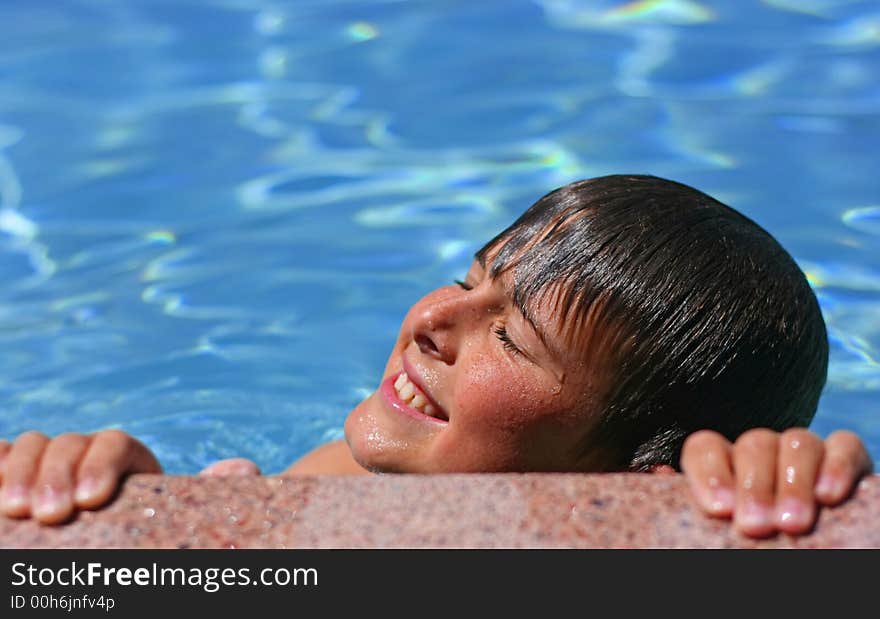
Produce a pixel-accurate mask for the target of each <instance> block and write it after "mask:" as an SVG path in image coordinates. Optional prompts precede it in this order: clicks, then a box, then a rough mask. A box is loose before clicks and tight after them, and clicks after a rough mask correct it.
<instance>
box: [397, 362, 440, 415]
mask: <svg viewBox="0 0 880 619" xmlns="http://www.w3.org/2000/svg"><path fill="white" fill-rule="evenodd" d="M394 389H395V390H396V391H397V396H398V397H399V398H400V399H401V400H403V402H404V404H408V405H409V406H412V407H413V408H415V409H418V410H419V411H421V412H423V413H424V414H426V415H430V416H431V417H434V416H436V413H437V409H435V408H434V407H433V406H431V405H430V404H428V400H427V398H425V396H424V395H423V394H422V393H420V392H419V391H417V390H416V386H415V385H413V384H412V383H411V382H410V381H409V377H408V376H407V375H406V372H401V374H400V376H398V377H397V380H396V381H395V382H394Z"/></svg>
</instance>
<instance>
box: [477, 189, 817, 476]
mask: <svg viewBox="0 0 880 619" xmlns="http://www.w3.org/2000/svg"><path fill="white" fill-rule="evenodd" d="M490 255H491V260H488V257H489V256H490ZM476 257H477V259H478V260H479V261H480V262H482V263H484V264H486V263H487V261H488V264H489V274H490V276H492V277H497V276H498V275H499V274H501V273H502V272H504V271H508V270H510V271H511V272H512V273H513V278H512V280H513V289H512V297H513V301H514V303H516V304H517V305H519V306H520V307H521V308H522V309H524V310H526V311H528V309H529V308H531V307H534V304H535V303H537V302H539V301H540V300H541V299H544V298H546V296H547V295H551V299H552V300H553V302H554V303H555V304H556V307H557V308H558V311H559V315H560V316H561V317H562V324H563V325H564V328H565V332H566V333H568V334H569V336H570V337H567V338H566V340H565V341H566V342H568V343H569V344H570V345H571V346H579V347H581V348H579V349H581V350H583V356H584V363H585V364H604V367H606V369H607V375H608V378H609V380H608V381H607V383H608V384H607V388H606V389H605V390H604V392H603V393H604V395H603V397H602V402H601V410H602V411H603V413H602V418H601V421H600V422H599V426H598V428H597V429H595V430H593V431H591V432H590V434H589V439H587V438H585V439H584V441H583V444H582V445H581V449H582V450H584V451H585V450H588V449H590V448H591V447H595V445H602V446H603V447H605V448H607V447H609V446H611V448H612V451H613V453H614V454H615V458H616V468H619V469H628V470H649V469H650V468H651V467H652V466H654V465H661V464H668V465H671V466H674V467H676V468H678V460H679V457H680V453H681V447H682V444H683V443H684V439H685V438H686V437H687V436H688V435H689V434H691V433H692V432H694V431H696V430H699V429H704V428H705V429H712V430H715V431H717V432H720V433H721V434H723V435H724V436H726V437H727V438H728V439H729V440H731V441H733V440H735V439H736V437H737V436H739V435H740V434H741V433H742V432H744V431H746V430H748V429H750V428H755V427H766V428H771V429H774V430H777V431H778V430H783V429H785V428H789V427H793V426H807V425H808V424H809V423H810V421H811V420H812V418H813V415H814V414H815V412H816V406H817V404H818V400H819V395H820V393H821V391H822V388H823V386H824V384H825V379H826V373H827V367H828V340H827V335H826V332H825V324H824V322H823V320H822V315H821V312H820V309H819V304H818V302H817V300H816V297H815V295H814V294H813V291H812V290H811V288H810V286H809V284H808V282H807V280H806V277H805V276H804V274H803V272H802V271H801V270H800V269H799V268H798V266H797V264H796V263H795V262H794V260H793V259H792V257H791V256H790V255H789V254H788V252H786V251H785V249H783V248H782V246H781V245H780V244H779V243H778V242H777V241H776V240H775V239H774V238H773V237H772V236H771V235H770V234H769V233H768V232H767V231H765V230H764V229H762V228H761V227H760V226H759V225H758V224H756V223H755V222H754V221H752V220H751V219H749V218H748V217H746V216H744V215H742V214H741V213H738V212H737V211H735V210H734V209H732V208H730V207H728V206H726V205H724V204H722V203H721V202H719V201H717V200H715V199H713V198H712V197H710V196H708V195H706V194H704V193H702V192H700V191H698V190H696V189H694V188H692V187H688V186H687V185H683V184H680V183H676V182H673V181H669V180H664V179H661V178H657V177H653V176H635V175H634V176H623V175H615V176H605V177H600V178H594V179H590V180H585V181H578V182H575V183H571V184H570V185H566V186H565V187H562V188H560V189H557V190H555V191H553V192H551V193H549V194H547V195H546V196H544V197H543V198H541V199H540V200H538V201H537V202H536V203H535V204H534V205H533V206H532V207H531V208H529V209H528V210H527V211H526V212H525V213H523V215H522V216H520V217H519V219H517V220H516V221H515V222H514V223H513V224H512V225H511V226H510V227H508V228H507V229H506V230H504V231H503V232H501V233H500V234H499V235H498V236H496V237H495V238H494V239H492V240H491V241H489V243H487V244H486V246H484V247H483V248H482V249H481V250H480V251H479V252H477V256H476ZM584 325H589V327H588V329H587V330H589V331H591V332H592V333H593V336H591V337H590V338H589V343H586V342H587V341H586V340H585V338H584V337H583V336H582V335H578V333H579V332H580V331H583V329H581V328H580V327H582V326H584ZM598 336H601V337H598ZM600 340H601V345H600ZM600 349H601V350H602V351H604V352H603V353H602V355H603V357H602V358H601V359H600V358H599V353H600Z"/></svg>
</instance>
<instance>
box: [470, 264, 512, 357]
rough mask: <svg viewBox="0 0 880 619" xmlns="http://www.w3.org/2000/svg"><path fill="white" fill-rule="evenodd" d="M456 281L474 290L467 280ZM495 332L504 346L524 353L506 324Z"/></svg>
mask: <svg viewBox="0 0 880 619" xmlns="http://www.w3.org/2000/svg"><path fill="white" fill-rule="evenodd" d="M454 281H455V283H456V284H457V285H458V286H459V287H461V288H462V289H464V290H473V289H474V287H473V286H471V285H470V284H468V283H467V282H463V281H461V280H460V279H456V280H454ZM492 331H494V332H495V336H496V337H497V338H498V339H499V340H501V343H502V344H503V345H504V347H505V348H506V349H507V350H509V351H510V352H512V353H516V354H522V351H521V350H520V349H519V348H518V347H517V345H516V344H514V343H513V340H512V339H510V335H508V334H507V328H505V327H504V326H498V327H495V328H494V329H492Z"/></svg>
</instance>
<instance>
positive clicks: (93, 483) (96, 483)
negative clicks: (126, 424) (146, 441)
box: [74, 430, 162, 509]
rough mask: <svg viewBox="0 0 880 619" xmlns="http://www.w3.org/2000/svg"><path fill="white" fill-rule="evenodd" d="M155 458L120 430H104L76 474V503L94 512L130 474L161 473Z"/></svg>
mask: <svg viewBox="0 0 880 619" xmlns="http://www.w3.org/2000/svg"><path fill="white" fill-rule="evenodd" d="M161 472H162V467H161V466H159V462H158V461H157V460H156V457H155V456H154V455H153V454H152V452H150V450H149V449H147V448H146V447H145V446H144V445H143V444H142V443H141V442H140V441H138V440H136V439H134V438H133V437H131V436H129V435H128V434H126V433H125V432H121V431H119V430H104V431H103V432H99V433H97V434H96V435H95V436H94V438H93V439H92V442H91V444H90V445H89V448H88V450H87V451H86V453H85V456H83V459H82V462H81V463H80V466H79V470H78V471H77V485H76V493H75V494H74V501H75V502H76V505H77V507H80V508H83V509H94V508H96V507H100V506H101V505H103V504H104V503H106V502H107V501H109V500H110V498H111V497H112V496H113V493H114V492H116V489H117V487H118V486H119V482H120V481H121V479H122V478H123V477H124V476H125V475H128V474H130V473H161Z"/></svg>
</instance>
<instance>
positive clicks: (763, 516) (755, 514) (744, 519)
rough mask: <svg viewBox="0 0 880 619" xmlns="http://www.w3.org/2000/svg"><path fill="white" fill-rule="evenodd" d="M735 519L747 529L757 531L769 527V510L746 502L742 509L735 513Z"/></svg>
mask: <svg viewBox="0 0 880 619" xmlns="http://www.w3.org/2000/svg"><path fill="white" fill-rule="evenodd" d="M736 519H737V520H738V521H739V523H740V525H742V526H744V527H747V528H749V529H759V528H764V527H768V526H770V524H771V522H770V510H769V509H768V508H767V507H766V506H765V505H762V504H761V503H757V502H755V501H748V502H746V503H745V504H744V505H743V506H742V509H740V510H738V511H737V514H736Z"/></svg>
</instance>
